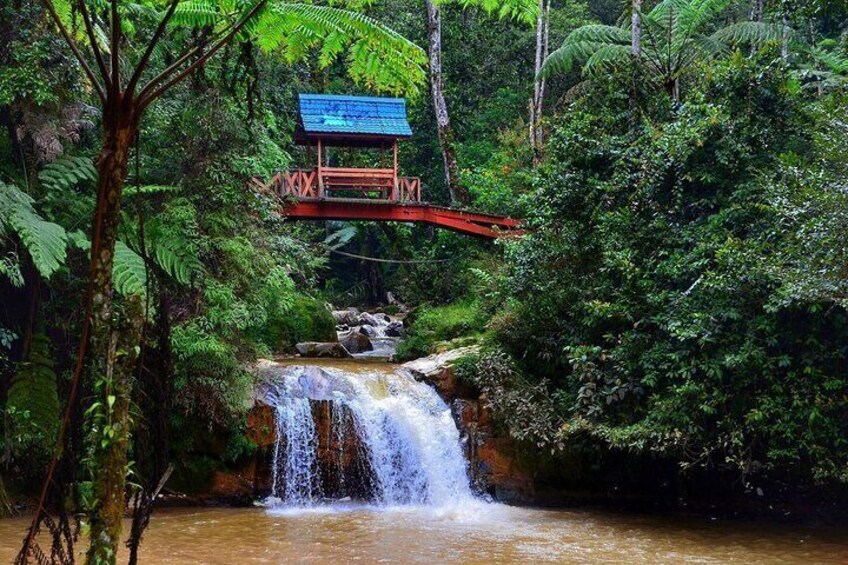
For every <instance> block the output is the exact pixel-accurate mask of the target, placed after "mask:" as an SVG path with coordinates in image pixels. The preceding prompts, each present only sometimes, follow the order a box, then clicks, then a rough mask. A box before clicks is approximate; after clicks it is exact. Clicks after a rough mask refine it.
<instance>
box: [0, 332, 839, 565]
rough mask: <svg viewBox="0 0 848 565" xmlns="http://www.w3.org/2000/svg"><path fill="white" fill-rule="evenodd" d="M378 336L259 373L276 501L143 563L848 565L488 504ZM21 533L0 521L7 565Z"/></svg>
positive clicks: (800, 537)
mask: <svg viewBox="0 0 848 565" xmlns="http://www.w3.org/2000/svg"><path fill="white" fill-rule="evenodd" d="M386 323H388V322H386ZM345 331H346V332H350V331H354V330H351V329H346V330H345ZM383 334H384V330H383V328H377V330H376V332H375V337H377V338H378V339H381V340H382V341H381V343H380V347H379V349H378V351H377V352H375V351H367V352H363V354H360V355H358V357H359V358H354V359H343V360H335V359H321V360H317V359H316V360H307V359H289V360H283V361H277V362H266V363H265V364H264V366H263V368H262V370H261V376H262V377H261V384H260V385H259V388H258V389H257V397H258V398H260V399H261V400H263V401H264V402H265V403H266V404H267V405H268V406H271V407H272V408H273V410H274V414H275V425H276V429H275V432H276V433H275V438H276V443H275V444H274V446H273V450H272V454H271V462H270V463H271V469H272V472H273V482H272V486H271V492H270V495H269V496H268V497H266V498H265V499H263V500H262V501H258V504H260V505H261V506H258V507H254V508H172V509H161V510H157V512H156V513H155V514H154V517H153V519H152V521H151V524H150V527H149V530H148V531H147V533H146V534H145V537H144V543H143V544H142V549H141V560H142V563H153V564H186V563H214V564H218V563H220V564H231V563H347V562H356V563H426V564H433V563H440V564H441V563H469V564H489V563H515V564H526V563H616V562H617V563H625V562H626V563H744V564H746V565H752V564H756V563H763V564H766V563H768V564H774V563H848V531H846V530H844V529H842V530H837V529H829V528H821V527H813V526H806V525H795V524H793V525H789V524H777V523H771V522H769V523H759V522H736V521H725V520H713V519H710V518H705V517H681V516H657V515H641V514H630V513H614V512H608V511H600V510H585V509H580V510H548V509H537V508H526V507H512V506H506V505H503V504H498V503H495V502H491V501H489V500H487V499H485V498H484V497H481V496H479V495H477V494H475V493H474V492H473V491H472V488H471V486H470V484H469V478H468V472H467V463H466V461H465V459H464V456H463V449H462V444H461V442H462V440H461V438H460V434H459V432H458V430H457V427H456V424H455V422H454V420H453V417H452V414H451V410H450V408H449V407H448V406H447V405H446V404H445V402H444V401H443V400H442V399H441V398H440V397H439V395H438V394H437V393H436V392H435V390H434V389H433V388H432V387H431V386H430V385H428V384H425V383H422V382H418V381H416V380H415V379H414V378H413V377H412V376H411V375H410V374H408V373H405V372H403V371H401V370H399V369H398V368H397V366H395V365H391V364H389V363H386V362H385V361H379V360H377V359H378V358H379V357H380V356H384V355H385V354H386V352H389V353H390V351H391V349H392V348H393V346H394V342H392V341H390V340H387V339H385V336H384V335H383ZM375 349H377V348H375ZM377 353H379V355H378V354H377ZM27 524H28V521H27V519H26V518H14V519H7V520H0V562H4V563H7V562H10V561H11V559H12V558H13V557H14V554H15V551H16V550H17V549H18V547H19V544H20V540H21V537H22V535H23V532H24V530H25V528H26V526H27Z"/></svg>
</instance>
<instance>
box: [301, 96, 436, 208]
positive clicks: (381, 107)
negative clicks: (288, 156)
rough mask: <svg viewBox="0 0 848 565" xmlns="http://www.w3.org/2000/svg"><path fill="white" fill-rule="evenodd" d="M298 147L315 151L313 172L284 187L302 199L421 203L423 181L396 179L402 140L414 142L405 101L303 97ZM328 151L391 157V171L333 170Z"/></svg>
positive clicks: (309, 170)
mask: <svg viewBox="0 0 848 565" xmlns="http://www.w3.org/2000/svg"><path fill="white" fill-rule="evenodd" d="M298 110H299V111H298V124H297V130H296V131H295V141H296V142H297V143H299V144H301V145H307V146H311V147H313V148H315V152H314V154H315V156H316V161H315V168H312V169H298V170H295V171H290V172H289V175H288V177H287V178H286V179H285V180H284V184H285V185H287V186H288V187H289V189H290V192H291V193H292V194H294V195H296V196H297V197H299V198H310V197H311V198H324V197H332V196H333V193H334V192H351V193H358V194H359V195H360V196H371V197H377V198H378V199H381V200H388V201H392V202H397V201H401V202H420V201H421V181H420V180H419V179H418V178H414V177H402V176H400V175H399V174H398V140H400V139H407V138H409V137H411V136H412V128H410V127H409V121H408V120H407V117H406V101H405V100H404V99H403V98H383V97H374V96H340V95H332V94H301V95H300V96H299V98H298ZM328 147H359V148H362V147H371V148H376V149H380V150H381V152H382V153H386V152H387V151H389V150H390V151H391V167H388V166H386V167H380V168H363V167H331V166H327V165H326V163H325V155H326V151H327V148H328Z"/></svg>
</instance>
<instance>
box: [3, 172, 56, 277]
mask: <svg viewBox="0 0 848 565" xmlns="http://www.w3.org/2000/svg"><path fill="white" fill-rule="evenodd" d="M33 204H34V200H33V199H32V198H31V197H30V196H29V195H28V194H26V193H25V192H23V191H21V190H20V189H18V188H17V187H15V186H12V185H9V184H5V183H3V182H0V237H4V238H8V237H9V236H10V235H12V234H14V235H16V236H17V237H18V238H19V239H20V241H21V242H22V243H23V246H24V249H26V250H27V252H29V255H30V257H32V261H33V264H34V265H35V268H36V269H38V272H39V273H40V274H41V276H43V277H44V278H50V276H51V275H52V274H53V273H55V272H56V271H57V270H58V269H59V267H60V266H61V265H62V263H63V262H64V261H65V256H66V253H67V251H66V244H67V235H66V233H65V230H64V228H62V226H60V225H58V224H54V223H53V222H49V221H47V220H45V219H44V218H43V217H42V216H41V215H40V214H39V213H38V212H36V210H35V208H34V207H33ZM15 255H16V254H15V252H14V251H8V252H7V253H6V254H5V255H4V257H3V259H2V261H0V274H4V275H6V276H7V277H9V278H10V279H11V281H12V283H16V286H20V285H21V284H23V279H22V277H21V275H20V270H19V267H18V261H17V259H16V257H15Z"/></svg>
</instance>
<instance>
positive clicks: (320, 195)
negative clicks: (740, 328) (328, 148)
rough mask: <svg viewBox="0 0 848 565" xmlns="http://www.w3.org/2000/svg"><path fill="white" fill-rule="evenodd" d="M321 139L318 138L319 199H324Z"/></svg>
mask: <svg viewBox="0 0 848 565" xmlns="http://www.w3.org/2000/svg"><path fill="white" fill-rule="evenodd" d="M321 160H322V154H321V138H320V137H319V138H318V168H317V171H318V198H324V177H323V175H322V174H321Z"/></svg>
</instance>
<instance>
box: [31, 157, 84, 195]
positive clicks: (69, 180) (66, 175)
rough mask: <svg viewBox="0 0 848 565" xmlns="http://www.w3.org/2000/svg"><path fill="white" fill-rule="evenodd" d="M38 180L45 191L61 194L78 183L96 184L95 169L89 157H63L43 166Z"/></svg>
mask: <svg viewBox="0 0 848 565" xmlns="http://www.w3.org/2000/svg"><path fill="white" fill-rule="evenodd" d="M38 179H39V180H40V181H41V184H42V187H43V188H44V190H45V191H48V192H62V191H67V190H69V189H71V188H73V187H74V186H75V185H77V184H79V183H86V182H90V183H94V182H96V181H97V169H95V168H94V163H93V162H92V160H91V158H90V157H63V158H62V159H58V160H56V161H53V162H52V163H49V164H47V165H45V167H44V168H43V169H41V171H40V172H39V173H38Z"/></svg>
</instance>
